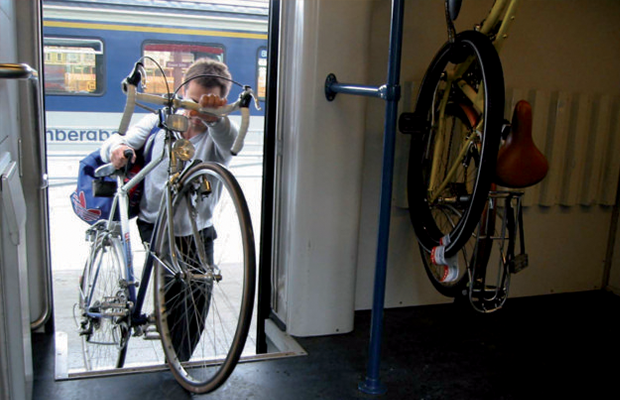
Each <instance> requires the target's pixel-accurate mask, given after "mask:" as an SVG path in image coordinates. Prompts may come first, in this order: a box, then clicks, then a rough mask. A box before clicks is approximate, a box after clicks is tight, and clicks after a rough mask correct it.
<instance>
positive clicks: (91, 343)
mask: <svg viewBox="0 0 620 400" xmlns="http://www.w3.org/2000/svg"><path fill="white" fill-rule="evenodd" d="M124 268H125V262H124V258H123V253H122V245H121V242H120V238H118V237H116V236H113V235H111V234H109V233H100V234H99V235H98V236H97V238H96V239H95V242H94V243H93V245H92V247H91V252H90V255H89V258H88V260H87V261H86V265H85V267H84V272H83V274H82V276H81V277H80V293H79V301H78V306H79V307H78V308H79V310H80V313H81V315H80V319H79V321H80V327H79V333H80V335H81V337H82V353H83V356H84V367H85V368H86V370H87V371H97V370H108V369H113V368H121V367H123V364H124V362H125V355H126V354H127V340H129V326H128V315H129V308H128V303H127V298H128V293H127V285H126V284H123V282H125V280H124V274H123V270H124Z"/></svg>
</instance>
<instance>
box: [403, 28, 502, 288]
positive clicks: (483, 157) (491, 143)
mask: <svg viewBox="0 0 620 400" xmlns="http://www.w3.org/2000/svg"><path fill="white" fill-rule="evenodd" d="M455 71H458V72H457V73H456V74H455ZM476 92H477V93H479V95H478V97H476V96H474V95H475V93H476ZM472 93H473V94H474V95H471V94H472ZM504 96H505V94H504V80H503V72H502V66H501V62H500V59H499V56H498V55H497V51H496V50H495V48H494V47H493V45H492V43H491V41H490V40H489V38H487V37H486V36H484V35H483V34H481V33H479V32H475V31H466V32H462V33H460V34H458V35H457V37H456V40H455V42H454V43H452V44H450V43H448V44H446V45H444V47H442V49H441V50H440V51H439V52H438V53H437V55H436V56H435V58H434V60H433V61H432V63H431V64H430V66H429V68H428V70H427V72H426V75H425V77H424V80H423V82H422V85H421V87H420V92H419V95H418V99H417V102H416V109H415V113H414V115H415V116H416V121H417V127H416V128H417V129H416V134H415V136H414V137H413V138H412V141H411V149H410V157H409V171H408V198H409V210H410V217H411V222H412V224H413V227H414V229H415V232H416V236H417V238H418V242H419V244H420V245H421V247H422V249H423V250H424V251H425V252H431V251H432V249H434V248H436V247H438V246H442V247H443V251H444V253H445V257H446V258H451V257H454V256H456V255H457V253H458V251H459V250H460V249H461V248H462V247H463V246H464V245H465V244H466V243H467V242H468V241H469V240H470V239H471V238H472V233H473V232H474V230H475V228H476V226H477V225H478V222H479V221H480V219H481V215H482V212H483V210H484V207H485V204H486V200H487V197H488V193H489V190H490V187H491V183H492V180H493V177H494V175H495V164H496V160H497V151H498V148H499V143H500V137H501V129H502V124H503V112H504ZM442 110H445V111H442ZM465 121H468V122H467V123H464V122H465ZM446 206H450V208H451V209H452V210H455V211H456V212H454V213H451V216H450V218H449V219H450V221H451V223H450V224H444V222H445V221H443V219H444V216H442V213H441V212H439V213H438V212H436V210H437V209H438V208H442V207H446ZM437 218H439V219H437ZM461 276H462V275H461Z"/></svg>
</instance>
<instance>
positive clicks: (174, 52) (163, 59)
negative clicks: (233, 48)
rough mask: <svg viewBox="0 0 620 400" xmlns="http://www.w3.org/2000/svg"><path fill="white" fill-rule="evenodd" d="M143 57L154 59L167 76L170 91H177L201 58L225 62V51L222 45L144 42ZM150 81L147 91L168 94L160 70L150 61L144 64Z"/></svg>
mask: <svg viewBox="0 0 620 400" xmlns="http://www.w3.org/2000/svg"><path fill="white" fill-rule="evenodd" d="M142 55H144V56H149V57H152V58H153V59H155V60H156V61H157V63H158V64H159V65H160V66H161V67H162V69H163V70H164V72H165V74H166V81H167V83H168V86H169V89H170V90H174V89H176V88H177V87H178V86H179V85H180V84H181V83H182V82H183V75H184V74H185V70H186V69H187V68H188V67H189V66H190V65H191V64H192V63H193V62H194V61H195V60H197V59H199V58H212V59H214V60H218V61H222V62H224V56H225V50H224V46H223V45H221V44H214V43H211V44H195V43H177V42H153V41H147V42H144V44H143V47H142ZM144 66H145V69H146V72H147V75H148V76H149V81H148V83H147V87H146V91H147V92H149V93H157V94H160V93H166V82H165V81H164V79H163V78H162V74H161V72H160V71H159V69H158V68H157V67H156V66H155V65H154V63H152V62H150V61H149V60H148V59H147V60H145V63H144Z"/></svg>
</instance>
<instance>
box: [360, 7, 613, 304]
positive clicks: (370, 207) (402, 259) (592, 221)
mask: <svg viewBox="0 0 620 400" xmlns="http://www.w3.org/2000/svg"><path fill="white" fill-rule="evenodd" d="M441 3H443V2H437V1H431V0H416V1H407V2H406V6H405V9H406V17H405V20H406V23H405V34H404V43H403V63H402V72H401V82H406V81H412V82H419V81H420V80H421V79H422V77H423V74H424V71H425V68H426V65H427V63H428V62H429V61H430V59H431V58H432V56H433V54H434V52H435V51H436V50H437V49H438V48H439V46H441V44H442V42H443V41H445V39H446V38H447V36H446V33H445V22H444V15H443V10H442V6H443V5H442V4H441ZM491 4H492V1H486V0H485V1H467V2H464V3H463V7H462V11H461V15H460V17H459V19H458V20H457V30H463V29H467V28H469V27H471V26H473V24H474V22H475V21H477V20H479V19H480V18H481V16H483V15H484V13H485V12H486V10H487V9H488V8H487V7H490V5H491ZM373 7H374V8H373V13H372V15H373V25H372V36H371V37H372V38H371V60H372V61H371V65H370V68H371V69H370V73H369V80H370V81H371V83H373V84H374V83H378V82H382V81H384V80H385V67H384V65H385V62H386V59H387V50H386V49H385V47H382V46H381V43H383V42H384V41H385V40H386V38H387V33H388V29H389V25H388V20H389V9H390V4H389V2H387V1H377V2H375V3H373ZM619 15H620V3H618V2H614V1H577V0H574V1H536V0H523V1H522V2H521V6H520V9H519V12H518V14H517V19H516V21H515V23H514V25H513V29H512V30H511V34H510V37H509V39H508V41H507V42H506V43H505V45H504V49H503V50H502V53H501V58H502V63H503V66H504V75H505V80H506V87H507V88H509V89H510V88H518V89H524V90H526V91H528V90H547V91H553V90H562V91H568V92H575V93H594V94H607V95H612V96H617V95H618V94H620V77H619V76H618V73H617V70H616V68H617V65H618V64H619V61H620V46H617V45H616V44H617V43H618V42H619V41H620V31H619V29H618V24H617V22H618V21H617V17H618V16H619ZM381 118H382V114H381V111H380V110H379V109H378V108H376V109H374V108H370V109H369V111H368V113H367V120H366V135H365V148H366V151H365V154H364V168H365V172H364V184H363V193H364V194H363V196H362V199H363V201H362V209H363V212H362V220H361V224H360V230H361V232H362V234H361V235H360V245H359V256H358V273H357V287H356V308H358V309H364V308H370V307H371V299H372V297H371V293H372V279H373V275H372V271H373V268H374V265H373V262H374V260H373V259H372V255H373V254H374V248H373V240H374V235H373V233H374V232H376V225H377V222H376V221H377V218H376V216H377V214H376V213H377V210H378V208H379V205H378V204H379V203H378V198H379V195H378V188H379V186H378V184H377V182H376V180H377V177H378V176H379V173H380V153H379V149H380V146H381V138H382V134H383V133H382V127H381V126H380V121H381ZM612 128H613V127H612ZM401 144H403V139H402V138H401ZM405 150H406V149H405V148H404V147H401V148H400V149H397V160H398V156H399V155H402V154H404V153H401V152H403V151H405ZM403 165H404V164H403ZM562 172H563V171H558V170H551V171H550V176H552V175H553V174H562ZM616 173H617V172H616ZM396 177H397V178H398V171H397V175H396ZM547 179H553V177H552V178H549V177H548V178H547ZM614 186H615V185H614ZM613 189H614V190H615V187H614V188H613ZM399 190H400V191H402V188H400V189H399V188H398V187H397V188H396V193H399ZM526 196H527V194H526ZM610 216H611V207H602V206H598V205H594V206H589V207H582V206H572V207H562V206H559V205H553V206H551V207H540V206H538V205H535V206H531V207H528V208H527V209H526V212H525V228H526V244H527V250H528V253H529V256H530V267H529V268H528V269H527V270H525V271H523V272H522V273H520V274H518V275H516V276H514V279H513V285H512V290H511V296H512V297H517V296H526V295H527V296H529V295H540V294H547V293H559V292H572V291H581V290H590V289H595V288H600V287H601V282H602V275H603V269H604V258H605V251H606V246H607V236H608V230H609V224H610ZM415 247H416V246H415V237H414V235H413V232H412V229H411V227H410V223H409V221H408V216H407V210H404V209H400V208H397V207H394V208H393V217H392V229H391V238H390V251H389V267H388V288H387V294H386V306H388V307H390V306H400V305H418V304H431V303H437V302H444V301H449V299H445V298H443V297H441V296H439V295H438V294H436V293H434V292H433V290H432V288H431V286H430V283H428V281H427V278H426V276H425V274H424V271H423V267H422V264H421V261H420V259H419V255H418V252H417V249H416V248H415ZM616 256H618V252H616ZM617 269H618V268H617V267H616V268H615V269H614V270H612V276H616V275H618V273H617Z"/></svg>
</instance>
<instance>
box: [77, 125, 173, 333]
mask: <svg viewBox="0 0 620 400" xmlns="http://www.w3.org/2000/svg"><path fill="white" fill-rule="evenodd" d="M168 132H169V133H171V132H170V131H168ZM167 142H168V144H169V148H170V147H171V144H170V143H171V140H167ZM164 159H165V152H164V151H162V152H161V154H160V155H159V156H158V157H157V158H154V159H152V160H151V161H150V162H149V163H148V164H147V165H145V166H144V168H142V170H140V171H139V172H138V173H137V174H136V175H135V176H134V177H133V178H131V179H130V180H129V181H128V182H127V183H124V182H123V177H122V176H120V175H119V176H117V190H116V194H115V196H114V200H113V202H112V208H111V210H110V215H112V216H113V215H115V214H116V210H117V208H118V210H119V214H120V218H119V221H115V220H114V219H113V218H110V219H109V220H107V221H106V230H108V231H110V230H112V229H113V228H114V225H115V224H118V223H119V222H120V228H121V244H122V247H123V252H122V253H123V258H124V266H125V271H124V277H125V279H126V284H127V290H128V294H129V296H128V297H129V298H128V300H129V302H130V303H131V304H133V306H132V307H131V310H130V312H131V321H132V325H139V324H142V323H144V322H146V321H147V318H146V317H145V316H143V315H142V305H143V304H144V299H145V297H146V288H147V286H148V285H147V284H146V283H147V282H148V280H149V279H150V274H151V271H152V268H153V259H152V254H150V252H148V253H147V257H146V259H145V263H144V269H143V271H142V282H144V283H145V284H144V285H140V289H139V291H138V293H136V286H137V282H136V281H135V275H134V265H133V252H132V250H131V239H130V233H129V212H128V202H129V192H130V190H131V189H133V188H134V187H135V186H136V185H138V184H139V183H140V182H142V181H143V180H144V178H145V177H146V175H147V174H149V173H150V172H151V171H152V170H153V169H155V167H157V166H158V165H159V164H161V163H162V162H163V161H164ZM170 197H171V196H170V180H169V181H168V182H167V184H166V190H165V191H164V196H163V197H162V202H165V203H166V204H167V205H166V207H167V212H166V215H170V210H171V205H170V204H169V203H170V202H169V201H168V200H167V199H169V198H170ZM161 208H162V205H160V209H161ZM169 223H172V221H169ZM155 229H157V228H155ZM97 273H98V271H97ZM89 300H90V299H89ZM87 314H88V315H89V316H92V317H104V316H103V315H101V314H100V313H92V312H87ZM109 316H111V315H109Z"/></svg>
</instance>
